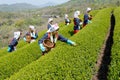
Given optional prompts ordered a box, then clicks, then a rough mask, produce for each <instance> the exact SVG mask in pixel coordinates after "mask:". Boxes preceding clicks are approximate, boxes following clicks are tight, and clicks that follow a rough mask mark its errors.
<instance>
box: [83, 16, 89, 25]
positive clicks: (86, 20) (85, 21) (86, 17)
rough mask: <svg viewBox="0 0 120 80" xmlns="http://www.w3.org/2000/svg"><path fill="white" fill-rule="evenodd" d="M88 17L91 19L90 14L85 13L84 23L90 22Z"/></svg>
mask: <svg viewBox="0 0 120 80" xmlns="http://www.w3.org/2000/svg"><path fill="white" fill-rule="evenodd" d="M88 19H89V16H88V14H85V15H84V23H87V22H88Z"/></svg>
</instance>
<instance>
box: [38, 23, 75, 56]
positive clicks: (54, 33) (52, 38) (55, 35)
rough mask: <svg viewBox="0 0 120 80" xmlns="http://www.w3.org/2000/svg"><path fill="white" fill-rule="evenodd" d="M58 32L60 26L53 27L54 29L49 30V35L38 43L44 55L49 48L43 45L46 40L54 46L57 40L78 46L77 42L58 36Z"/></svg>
mask: <svg viewBox="0 0 120 80" xmlns="http://www.w3.org/2000/svg"><path fill="white" fill-rule="evenodd" d="M58 30H59V26H58V25H57V24H54V25H52V27H51V28H49V30H48V31H47V33H46V34H45V35H44V36H43V37H42V38H41V39H40V40H39V41H38V44H39V46H40V49H41V51H42V54H43V55H44V53H46V52H47V48H46V47H45V45H44V44H43V41H44V40H46V39H49V40H50V41H51V42H52V43H54V44H56V42H57V40H60V41H62V42H66V43H68V44H70V45H73V46H75V45H76V43H75V42H73V41H71V40H69V39H67V38H64V37H63V36H62V35H60V34H58Z"/></svg>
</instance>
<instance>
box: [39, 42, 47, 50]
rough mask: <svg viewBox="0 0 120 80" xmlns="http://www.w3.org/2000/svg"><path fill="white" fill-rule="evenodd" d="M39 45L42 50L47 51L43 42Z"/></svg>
mask: <svg viewBox="0 0 120 80" xmlns="http://www.w3.org/2000/svg"><path fill="white" fill-rule="evenodd" d="M39 46H40V49H41V50H42V52H45V50H46V49H45V47H44V45H43V44H42V43H41V44H39Z"/></svg>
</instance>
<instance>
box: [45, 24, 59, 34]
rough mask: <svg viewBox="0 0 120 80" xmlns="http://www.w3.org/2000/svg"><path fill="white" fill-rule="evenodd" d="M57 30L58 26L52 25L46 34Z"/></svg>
mask: <svg viewBox="0 0 120 80" xmlns="http://www.w3.org/2000/svg"><path fill="white" fill-rule="evenodd" d="M58 29H59V26H58V24H54V25H52V26H51V27H50V28H49V30H48V31H47V32H54V31H56V30H58Z"/></svg>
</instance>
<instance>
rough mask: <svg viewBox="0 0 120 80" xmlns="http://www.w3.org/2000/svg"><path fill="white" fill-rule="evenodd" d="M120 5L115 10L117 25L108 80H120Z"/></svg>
mask: <svg viewBox="0 0 120 80" xmlns="http://www.w3.org/2000/svg"><path fill="white" fill-rule="evenodd" d="M119 13H120V7H118V8H116V9H115V10H114V15H115V19H116V25H115V29H114V36H113V41H114V43H113V46H112V51H111V52H112V55H111V65H110V66H109V67H110V72H109V76H108V80H120V61H119V60H120V14H119Z"/></svg>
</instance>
